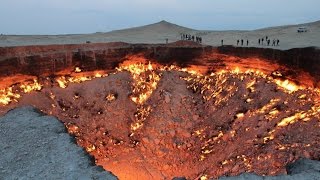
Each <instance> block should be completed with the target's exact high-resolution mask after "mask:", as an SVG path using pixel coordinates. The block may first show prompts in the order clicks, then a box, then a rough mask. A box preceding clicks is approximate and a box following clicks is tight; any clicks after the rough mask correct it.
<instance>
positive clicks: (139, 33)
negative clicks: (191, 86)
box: [0, 21, 320, 50]
mask: <svg viewBox="0 0 320 180" xmlns="http://www.w3.org/2000/svg"><path fill="white" fill-rule="evenodd" d="M208 23H214V22H208ZM299 27H306V28H307V30H308V32H305V33H298V32H297V30H298V28H299ZM181 33H185V34H191V35H196V36H201V37H202V38H203V44H206V45H212V46H220V45H221V40H222V39H223V40H224V45H237V40H238V39H244V41H246V40H247V39H248V40H249V42H250V43H249V46H250V47H267V46H259V44H258V39H259V38H263V37H265V36H268V37H269V38H270V39H271V44H272V40H273V39H279V40H280V45H279V46H276V47H272V46H271V44H270V46H269V48H276V49H282V50H287V49H292V48H300V47H310V46H315V47H320V38H319V37H320V21H316V22H312V23H306V24H299V25H287V26H279V27H270V28H263V29H257V30H253V31H239V30H230V31H213V30H195V29H190V28H186V27H182V26H179V25H176V24H172V23H169V22H166V21H161V22H158V23H155V24H150V25H146V26H141V27H135V28H129V29H123V30H116V31H111V32H106V33H103V32H97V33H93V34H74V35H1V36H0V47H4V46H22V45H47V44H79V43H86V42H87V41H90V42H92V43H95V42H119V41H122V42H127V43H148V44H149V43H150V44H153V43H165V42H166V39H168V40H169V42H174V41H177V40H180V39H181ZM244 44H246V43H244Z"/></svg>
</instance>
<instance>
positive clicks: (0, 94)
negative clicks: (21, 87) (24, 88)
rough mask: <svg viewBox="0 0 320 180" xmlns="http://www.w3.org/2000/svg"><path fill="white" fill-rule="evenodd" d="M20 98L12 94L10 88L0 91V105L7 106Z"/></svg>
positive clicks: (18, 95)
mask: <svg viewBox="0 0 320 180" xmlns="http://www.w3.org/2000/svg"><path fill="white" fill-rule="evenodd" d="M20 97H21V95H20V94H17V93H14V92H13V90H12V87H9V88H7V89H1V90H0V104H2V105H8V104H9V103H10V102H12V101H13V100H17V99H19V98H20Z"/></svg>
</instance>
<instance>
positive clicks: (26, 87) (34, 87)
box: [20, 79, 42, 93]
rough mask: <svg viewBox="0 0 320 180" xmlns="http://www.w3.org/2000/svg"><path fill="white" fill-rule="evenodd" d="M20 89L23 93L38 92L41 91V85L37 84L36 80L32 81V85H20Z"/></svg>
mask: <svg viewBox="0 0 320 180" xmlns="http://www.w3.org/2000/svg"><path fill="white" fill-rule="evenodd" d="M20 88H21V89H22V90H23V92H24V93H30V92H31V91H40V90H41V89H42V85H41V84H39V83H38V81H37V80H36V79H34V80H33V83H29V84H22V85H20Z"/></svg>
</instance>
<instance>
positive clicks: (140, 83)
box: [118, 62, 161, 104]
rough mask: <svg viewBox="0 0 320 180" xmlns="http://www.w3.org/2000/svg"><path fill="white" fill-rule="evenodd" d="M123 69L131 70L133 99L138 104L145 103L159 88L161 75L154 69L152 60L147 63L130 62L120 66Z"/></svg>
mask: <svg viewBox="0 0 320 180" xmlns="http://www.w3.org/2000/svg"><path fill="white" fill-rule="evenodd" d="M123 70H126V71H129V72H130V73H131V74H132V77H133V80H134V83H133V90H132V93H133V95H132V96H131V100H132V101H133V102H135V103H136V104H143V103H144V102H145V101H147V100H148V98H149V97H150V96H151V94H152V92H153V91H154V90H155V89H156V88H157V84H158V82H159V81H160V76H161V75H160V74H157V73H156V72H155V71H154V70H153V67H152V65H151V63H150V62H149V64H147V65H145V64H142V63H140V64H130V65H127V66H121V67H120V68H118V71H123Z"/></svg>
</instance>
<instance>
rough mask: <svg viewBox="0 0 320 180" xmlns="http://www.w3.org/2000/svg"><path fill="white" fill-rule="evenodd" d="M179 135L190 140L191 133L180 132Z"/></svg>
mask: <svg viewBox="0 0 320 180" xmlns="http://www.w3.org/2000/svg"><path fill="white" fill-rule="evenodd" d="M180 133H181V135H182V136H183V137H185V138H190V137H191V133H190V132H188V131H181V132H180Z"/></svg>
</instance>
